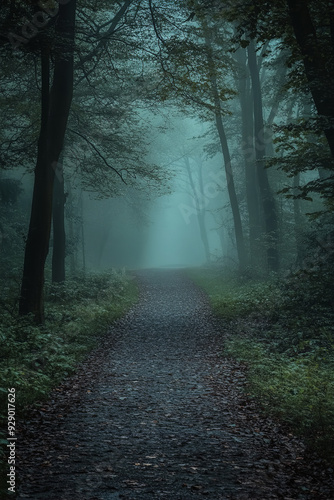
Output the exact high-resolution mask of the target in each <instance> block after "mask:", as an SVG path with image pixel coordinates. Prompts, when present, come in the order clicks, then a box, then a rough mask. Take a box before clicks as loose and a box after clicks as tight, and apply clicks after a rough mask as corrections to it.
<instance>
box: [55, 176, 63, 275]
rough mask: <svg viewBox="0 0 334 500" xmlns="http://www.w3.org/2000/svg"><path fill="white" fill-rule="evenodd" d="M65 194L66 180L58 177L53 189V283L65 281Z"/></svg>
mask: <svg viewBox="0 0 334 500" xmlns="http://www.w3.org/2000/svg"><path fill="white" fill-rule="evenodd" d="M65 198H66V197H65V193H64V178H63V176H62V175H56V177H55V180H54V189H53V211H52V222H53V251H52V281H53V282H54V283H63V282H64V281H65V250H66V246H65V245H66V236H65Z"/></svg>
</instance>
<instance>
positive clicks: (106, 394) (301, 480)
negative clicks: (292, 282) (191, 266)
mask: <svg viewBox="0 0 334 500" xmlns="http://www.w3.org/2000/svg"><path fill="white" fill-rule="evenodd" d="M137 275H138V280H139V287H140V300H139V302H138V303H137V305H136V306H134V307H133V308H132V309H131V310H130V312H129V313H128V314H127V315H126V316H125V317H124V318H123V319H121V320H119V321H118V322H117V323H115V324H114V325H113V326H112V327H111V329H110V331H109V333H108V335H106V336H105V337H104V338H103V339H102V343H101V345H100V347H99V348H98V349H96V350H95V351H94V352H92V354H91V355H90V356H89V357H88V358H87V360H86V361H85V362H84V363H83V364H82V366H81V368H80V369H79V371H78V372H77V374H76V375H75V376H73V377H71V378H69V379H67V380H66V381H65V382H64V383H63V384H62V385H61V386H59V387H58V388H57V389H56V390H55V391H53V393H52V396H51V398H50V399H49V400H48V402H46V403H45V404H44V405H43V406H40V407H38V408H37V409H35V410H31V411H30V413H29V415H28V418H27V419H26V420H25V421H24V422H19V432H18V434H17V437H18V440H17V462H18V466H19V469H18V471H17V480H18V494H17V497H16V498H17V499H18V500H24V499H29V500H38V499H43V500H44V499H45V500H79V499H80V500H111V499H142V500H145V499H166V500H167V499H168V500H188V499H196V498H208V499H209V500H218V499H240V500H242V499H252V500H256V499H258V500H260V499H273V498H280V499H284V500H288V499H326V500H329V499H331V498H334V476H333V471H332V469H331V468H330V467H329V466H328V465H327V464H326V462H324V461H322V460H321V459H319V458H317V456H316V455H314V454H309V453H308V452H307V451H306V448H305V446H304V445H303V443H302V441H300V440H299V439H297V438H296V437H295V436H293V434H292V433H291V432H289V430H288V429H286V428H285V427H284V426H282V425H280V424H279V423H278V422H277V421H274V420H272V419H270V418H266V417H264V416H263V415H262V414H261V411H260V409H259V407H258V406H257V404H256V402H255V401H254V400H253V399H251V398H249V397H248V396H247V393H246V392H245V388H246V369H245V366H243V365H241V364H238V363H237V362H236V361H233V360H231V359H228V358H226V357H225V356H224V351H223V343H224V331H223V330H222V328H221V325H220V323H219V321H218V320H217V319H216V318H215V317H214V316H213V315H212V313H211V310H210V306H209V304H208V301H207V299H206V298H205V296H204V295H203V293H202V292H201V291H200V290H199V289H198V288H197V287H196V286H195V285H194V284H193V283H192V282H191V280H190V279H189V278H187V277H186V276H185V275H184V274H183V272H182V271H178V270H150V271H142V272H139V273H137Z"/></svg>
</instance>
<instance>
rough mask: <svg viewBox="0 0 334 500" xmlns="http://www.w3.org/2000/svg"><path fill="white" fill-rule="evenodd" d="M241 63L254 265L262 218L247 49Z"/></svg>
mask: <svg viewBox="0 0 334 500" xmlns="http://www.w3.org/2000/svg"><path fill="white" fill-rule="evenodd" d="M236 58H237V61H238V63H239V75H238V82H237V85H238V90H239V100H240V108H241V119H242V145H241V147H242V153H243V157H244V163H245V177H246V199H247V208H248V220H249V248H250V260H251V264H252V266H256V267H257V266H258V265H259V264H260V261H261V252H260V236H261V219H260V204H259V189H258V183H257V178H256V165H255V162H256V158H255V149H254V139H253V138H254V123H253V119H252V117H253V110H252V98H251V97H252V96H251V83H250V78H249V75H248V70H247V66H246V50H245V49H239V50H238V51H237V52H236Z"/></svg>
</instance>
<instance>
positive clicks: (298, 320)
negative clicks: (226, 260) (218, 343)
mask: <svg viewBox="0 0 334 500" xmlns="http://www.w3.org/2000/svg"><path fill="white" fill-rule="evenodd" d="M333 274H334V272H333V271H332V270H331V269H329V268H328V267H326V269H325V268H322V267H321V266H320V267H319V266H318V267H317V268H315V269H311V270H310V269H308V270H299V271H298V272H295V273H291V274H290V276H289V277H287V278H284V279H283V278H281V279H279V278H277V276H272V277H271V278H270V279H267V280H265V281H263V280H262V281H255V280H253V281H251V280H248V279H246V278H243V277H240V276H238V275H237V274H233V273H231V272H228V271H224V270H223V269H220V270H217V269H210V268H207V269H197V270H192V271H191V272H190V276H191V278H192V279H193V280H194V281H195V282H196V283H197V284H198V285H199V286H200V287H201V288H203V289H204V290H205V291H206V293H207V294H208V296H209V299H210V302H211V305H212V308H213V311H214V312H215V314H216V315H217V316H219V317H220V318H222V319H223V320H224V324H225V325H226V332H227V335H226V341H225V353H227V354H228V355H230V356H232V357H234V358H235V359H237V360H240V361H242V362H244V363H246V364H247V366H248V385H247V392H249V393H250V394H252V395H253V396H254V397H256V398H257V399H258V400H259V401H260V402H261V404H262V407H263V409H264V411H265V412H266V413H269V414H271V415H275V416H277V417H279V418H280V419H281V420H282V421H285V422H287V423H288V424H289V425H290V426H291V427H292V428H293V429H294V431H295V432H296V433H297V434H299V435H301V436H303V438H304V440H305V442H306V443H307V444H308V446H309V447H310V448H311V449H316V450H317V451H318V452H319V453H320V454H322V455H323V456H325V457H326V458H327V459H330V460H332V461H334V437H333V436H334V310H333V302H332V300H333V299H332V297H333V291H332V287H333V282H334V279H333V278H334V276H333Z"/></svg>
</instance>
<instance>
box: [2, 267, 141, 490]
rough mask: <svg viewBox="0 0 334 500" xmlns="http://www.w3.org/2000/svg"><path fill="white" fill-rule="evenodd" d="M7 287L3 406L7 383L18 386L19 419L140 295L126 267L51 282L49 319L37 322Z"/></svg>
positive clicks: (73, 367)
mask: <svg viewBox="0 0 334 500" xmlns="http://www.w3.org/2000/svg"><path fill="white" fill-rule="evenodd" d="M6 292H7V293H6V296H5V297H3V298H2V306H3V307H2V310H1V312H0V365H1V369H0V408H1V409H2V412H5V410H6V409H7V392H8V388H15V392H16V409H15V410H16V414H17V419H18V420H19V419H20V418H23V415H24V409H25V407H27V405H31V404H33V403H35V402H37V401H41V400H43V399H45V398H46V397H47V395H48V394H49V392H50V390H51V389H52V388H54V387H55V386H56V385H57V384H59V382H60V381H61V380H63V379H64V378H65V377H67V376H68V375H70V374H72V373H73V372H74V371H75V370H76V367H77V365H78V363H80V362H81V361H82V360H83V359H84V358H85V356H86V355H87V354H88V352H89V351H91V350H92V349H93V348H94V347H96V346H97V345H98V340H99V337H100V336H101V335H102V334H103V333H105V332H106V330H107V328H108V326H109V325H110V324H111V322H112V321H114V320H116V319H117V318H119V317H121V316H122V315H123V314H124V313H125V312H126V310H127V309H128V308H129V307H130V306H131V305H132V304H133V303H134V302H135V301H136V299H137V287H136V283H135V281H134V280H133V279H132V278H131V277H130V276H127V275H126V274H125V273H123V272H117V271H110V272H106V273H103V274H91V275H85V276H84V275H83V276H79V277H77V278H75V279H70V280H68V281H66V283H64V284H58V285H55V284H52V283H46V286H45V298H46V302H45V313H46V321H45V324H44V325H43V326H36V325H35V324H34V323H33V321H32V318H30V317H23V318H21V317H19V316H18V315H17V312H16V310H17V307H15V306H16V303H15V297H16V293H17V292H16V290H15V286H14V285H13V286H12V288H11V286H10V285H8V287H7V290H6ZM0 425H1V427H0V428H1V429H5V427H6V425H7V415H6V413H2V414H1V415H0ZM6 436H7V434H6V431H3V432H2V435H1V434H0V443H1V445H2V450H3V453H2V457H1V456H0V459H1V458H2V459H4V458H5V455H6V454H5V452H4V450H5V448H6V444H7V441H6ZM2 477H5V476H4V475H3V474H2ZM0 487H1V486H0Z"/></svg>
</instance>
